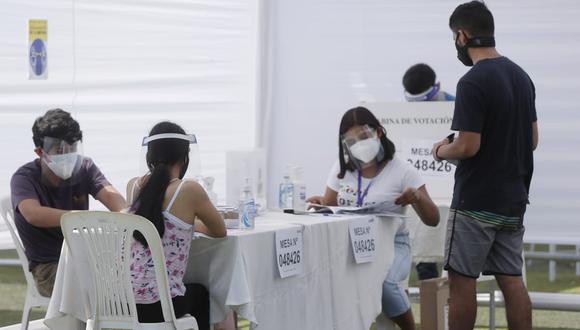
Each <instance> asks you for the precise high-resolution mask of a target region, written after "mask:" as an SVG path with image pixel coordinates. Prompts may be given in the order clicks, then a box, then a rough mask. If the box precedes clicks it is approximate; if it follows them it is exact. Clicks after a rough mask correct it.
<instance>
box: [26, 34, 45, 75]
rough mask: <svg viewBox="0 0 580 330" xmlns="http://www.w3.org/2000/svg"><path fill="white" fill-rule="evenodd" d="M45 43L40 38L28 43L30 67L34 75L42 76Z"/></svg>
mask: <svg viewBox="0 0 580 330" xmlns="http://www.w3.org/2000/svg"><path fill="white" fill-rule="evenodd" d="M46 64H47V56H46V45H45V44H44V41H43V40H42V39H35V40H34V41H33V42H32V44H31V45H30V67H31V68H32V71H33V72H34V74H35V75H36V76H42V75H43V74H44V72H45V71H46Z"/></svg>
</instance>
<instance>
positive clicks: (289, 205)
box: [278, 172, 294, 211]
mask: <svg viewBox="0 0 580 330" xmlns="http://www.w3.org/2000/svg"><path fill="white" fill-rule="evenodd" d="M292 190H293V186H292V182H290V174H289V173H288V172H286V173H284V181H282V183H280V188H279V190H278V207H279V208H280V209H281V210H283V211H284V210H291V209H293V208H294V205H293V202H292V197H293V192H292Z"/></svg>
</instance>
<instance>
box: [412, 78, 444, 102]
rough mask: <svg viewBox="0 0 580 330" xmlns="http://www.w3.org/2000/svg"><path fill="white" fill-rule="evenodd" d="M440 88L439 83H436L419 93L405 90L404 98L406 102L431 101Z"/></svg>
mask: <svg viewBox="0 0 580 330" xmlns="http://www.w3.org/2000/svg"><path fill="white" fill-rule="evenodd" d="M440 90H441V83H439V82H438V83H436V84H435V85H433V86H431V87H429V88H428V89H427V90H426V91H424V92H422V93H419V94H411V93H409V92H407V91H405V99H406V100H407V101H408V102H423V101H431V100H432V99H433V98H435V96H437V94H439V91H440Z"/></svg>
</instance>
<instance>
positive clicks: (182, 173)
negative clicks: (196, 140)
mask: <svg viewBox="0 0 580 330" xmlns="http://www.w3.org/2000/svg"><path fill="white" fill-rule="evenodd" d="M188 167H189V156H185V161H184V162H183V167H182V168H181V171H180V172H179V180H181V179H183V177H184V176H185V172H187V168H188Z"/></svg>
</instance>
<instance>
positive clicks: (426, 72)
mask: <svg viewBox="0 0 580 330" xmlns="http://www.w3.org/2000/svg"><path fill="white" fill-rule="evenodd" d="M403 88H404V89H405V91H404V93H405V99H406V100H407V101H409V102H429V101H454V100H455V96H453V95H451V94H449V93H447V92H445V91H444V90H442V89H441V83H440V82H438V81H437V80H436V75H435V71H433V69H432V68H431V67H430V66H429V65H427V64H425V63H417V64H415V65H412V66H411V67H410V68H409V69H407V71H406V72H405V74H404V75H403ZM417 225H418V226H419V229H417V232H416V233H415V235H417V236H415V238H414V239H413V245H414V246H416V247H417V248H418V249H419V251H420V250H421V248H422V246H421V245H422V244H425V242H424V241H423V240H421V238H422V237H421V235H420V233H422V232H425V231H429V229H428V228H426V227H425V226H424V225H423V224H421V223H419V224H417ZM442 239H443V238H442ZM424 248H427V247H426V246H425V247H424ZM416 258H417V259H418V262H417V265H416V266H415V270H416V271H417V278H418V279H419V280H428V279H430V278H437V277H439V270H438V269H437V268H438V267H437V263H436V262H430V261H421V258H420V257H416Z"/></svg>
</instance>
